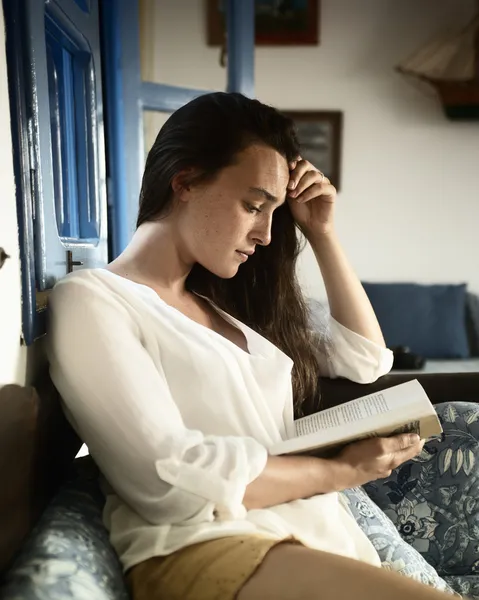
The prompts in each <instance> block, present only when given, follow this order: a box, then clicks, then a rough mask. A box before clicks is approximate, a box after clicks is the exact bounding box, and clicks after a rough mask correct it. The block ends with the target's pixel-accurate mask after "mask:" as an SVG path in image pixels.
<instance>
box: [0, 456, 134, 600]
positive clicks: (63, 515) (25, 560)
mask: <svg viewBox="0 0 479 600" xmlns="http://www.w3.org/2000/svg"><path fill="white" fill-rule="evenodd" d="M74 464H75V468H74V472H73V473H72V476H71V478H70V480H69V481H68V482H66V483H65V485H64V486H63V487H62V489H61V490H60V492H59V493H58V494H57V496H56V497H55V498H54V500H53V501H52V502H51V503H50V505H49V506H48V508H47V509H46V510H45V512H44V514H43V515H42V518H41V519H40V521H39V523H38V525H37V526H36V527H35V529H34V530H33V532H32V534H31V535H30V537H29V538H28V540H27V542H26V544H25V545H24V547H23V549H22V551H21V553H20V555H19V556H18V558H17V560H16V561H15V563H14V565H13V566H12V568H11V569H10V570H9V571H8V572H7V574H6V577H5V581H4V585H3V586H2V587H1V589H0V598H2V600H129V594H128V592H127V589H126V586H125V581H124V578H123V574H122V568H121V565H120V562H119V560H118V558H117V556H116V554H115V551H114V550H113V548H112V546H111V544H110V541H109V536H108V532H107V530H106V529H105V527H104V525H103V522H102V508H103V504H104V500H103V497H102V494H101V492H100V489H99V486H98V483H97V479H98V471H97V469H96V467H95V465H94V464H93V462H92V461H90V459H89V458H86V459H80V460H76V461H75V463H74Z"/></svg>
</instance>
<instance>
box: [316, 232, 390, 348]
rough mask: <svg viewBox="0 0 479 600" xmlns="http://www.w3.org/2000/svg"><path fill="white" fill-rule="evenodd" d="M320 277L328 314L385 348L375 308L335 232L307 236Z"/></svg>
mask: <svg viewBox="0 0 479 600" xmlns="http://www.w3.org/2000/svg"><path fill="white" fill-rule="evenodd" d="M308 240H309V243H310V244H311V247H312V249H313V251H314V254H315V256H316V260H317V261H318V265H319V268H320V269H321V274H322V276H323V280H324V285H325V287H326V293H327V295H328V302H329V306H330V310H331V315H332V316H333V317H334V318H335V319H336V321H338V322H339V323H341V325H344V327H347V328H348V329H351V331H354V332H355V333H358V334H359V335H362V336H363V337H365V338H367V339H368V340H371V341H372V342H375V343H376V344H379V345H380V346H383V347H385V346H386V344H385V342H384V337H383V334H382V332H381V328H380V326H379V323H378V320H377V318H376V315H375V314H374V310H373V308H372V306H371V303H370V302H369V299H368V297H367V295H366V292H365V291H364V289H363V286H362V285H361V282H360V281H359V279H358V277H357V275H356V274H355V273H354V271H353V269H352V267H351V265H350V263H349V261H348V259H347V257H346V255H345V253H344V250H343V249H342V247H341V244H340V242H339V240H338V237H337V235H336V233H335V232H334V231H331V232H330V233H319V234H314V233H313V234H310V235H308Z"/></svg>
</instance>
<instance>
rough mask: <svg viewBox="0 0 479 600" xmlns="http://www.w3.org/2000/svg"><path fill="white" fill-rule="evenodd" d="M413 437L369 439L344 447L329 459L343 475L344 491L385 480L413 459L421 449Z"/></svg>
mask: <svg viewBox="0 0 479 600" xmlns="http://www.w3.org/2000/svg"><path fill="white" fill-rule="evenodd" d="M424 442H425V440H421V439H420V438H419V436H417V435H416V434H401V435H396V436H394V437H390V438H369V439H367V440H361V441H360V442H355V443H354V444H350V445H349V446H346V448H344V450H342V452H341V453H340V454H339V456H337V457H336V458H334V459H332V460H334V461H336V462H337V464H338V466H340V467H341V471H342V472H343V473H344V477H345V479H344V481H345V485H344V488H343V489H345V488H348V487H356V486H358V485H364V484H365V483H368V482H369V481H374V480H376V479H383V478H384V477H389V476H390V475H391V471H392V470H393V469H396V468H397V467H399V465H401V464H402V463H403V462H406V461H407V460H410V459H411V458H414V457H415V456H417V455H418V454H419V453H420V452H421V450H422V447H423V446H424Z"/></svg>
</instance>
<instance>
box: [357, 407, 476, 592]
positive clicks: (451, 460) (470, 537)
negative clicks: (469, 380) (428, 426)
mask: <svg viewBox="0 0 479 600" xmlns="http://www.w3.org/2000/svg"><path fill="white" fill-rule="evenodd" d="M436 409H437V412H438V415H439V419H440V421H441V423H442V427H443V430H444V431H443V434H442V436H441V438H440V439H436V440H433V441H430V442H428V443H427V444H426V445H425V447H424V449H423V452H422V453H421V455H420V456H418V457H417V458H415V459H414V460H412V461H409V462H407V463H405V464H404V465H402V466H401V467H400V468H399V469H397V470H396V471H394V472H393V474H392V475H391V477H389V478H388V479H386V480H381V481H378V482H374V483H370V484H367V485H366V486H364V489H365V490H366V492H367V493H368V495H369V496H370V497H371V498H372V500H373V501H374V503H375V504H376V505H377V506H379V508H381V509H382V510H383V511H384V513H385V514H386V515H387V516H388V517H389V518H390V519H391V521H392V522H393V523H394V525H395V527H396V528H397V530H398V531H399V534H400V535H401V537H402V538H403V539H404V540H405V541H406V542H408V544H410V545H411V546H412V547H413V548H415V549H416V550H417V551H418V552H419V553H420V554H421V555H422V556H423V557H424V559H425V560H426V561H427V562H428V563H429V564H430V565H431V566H433V567H434V568H435V569H436V570H437V572H438V573H439V574H440V575H441V577H443V578H444V579H445V581H447V582H448V583H449V584H450V585H451V586H452V587H453V588H454V589H455V590H457V591H458V592H459V593H461V594H465V595H467V596H469V597H470V598H479V405H476V404H472V403H467V402H453V403H446V404H440V405H438V406H436Z"/></svg>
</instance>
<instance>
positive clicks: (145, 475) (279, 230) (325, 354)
mask: <svg viewBox="0 0 479 600" xmlns="http://www.w3.org/2000/svg"><path fill="white" fill-rule="evenodd" d="M335 194H336V192H335V189H334V187H333V186H332V185H331V184H330V182H329V181H328V180H327V179H326V178H325V177H324V175H323V174H321V173H320V172H319V171H317V170H316V169H315V168H314V167H313V166H312V165H311V164H310V163H309V162H307V161H305V160H301V158H300V157H299V148H298V144H297V141H296V138H295V135H294V131H293V128H292V124H291V122H290V121H289V120H288V119H287V118H285V117H284V116H282V115H280V114H279V113H278V112H277V111H276V110H274V109H273V108H271V107H268V106H265V105H263V104H261V103H259V102H258V101H255V100H250V99H247V98H245V97H243V96H241V95H239V94H224V93H216V94H209V95H206V96H202V97H200V98H197V99H196V100H194V101H192V102H190V103H189V104H188V105H186V106H184V107H183V108H181V109H180V110H178V111H177V112H176V113H174V114H173V115H172V116H171V117H170V119H169V120H168V121H167V123H166V124H165V125H164V127H163V128H162V130H161V131H160V133H159V135H158V137H157V139H156V142H155V144H154V146H153V148H152V149H151V151H150V153H149V155H148V159H147V163H146V168H145V173H144V177H143V184H142V190H141V199H140V210H139V217H138V228H137V231H136V233H135V234H134V236H133V239H132V241H131V243H130V245H129V246H128V247H127V248H126V250H125V251H124V252H123V253H122V254H121V256H119V257H118V258H117V259H116V260H114V261H113V262H112V263H111V264H110V265H109V266H108V268H107V269H93V270H85V271H80V272H77V273H75V274H73V275H70V276H68V277H67V278H65V279H64V280H62V281H61V282H60V283H59V284H58V285H57V286H56V288H55V290H54V292H53V294H52V297H51V302H50V310H51V324H50V336H49V338H50V343H49V356H50V362H51V373H52V378H53V380H54V382H55V384H56V386H57V388H58V390H59V392H60V394H61V395H62V397H63V399H64V402H65V408H66V411H67V415H68V417H69V419H70V420H71V422H72V424H73V425H74V427H75V428H76V430H77V431H78V433H79V434H80V436H81V437H82V438H83V440H84V441H85V442H86V443H87V445H88V446H89V449H90V453H91V454H92V455H93V457H94V458H95V460H96V462H97V464H98V465H99V467H100V469H101V471H102V473H103V475H104V477H105V482H108V484H106V483H105V489H106V493H107V502H106V507H105V522H106V524H107V526H108V528H109V530H110V534H111V540H112V543H113V545H114V547H115V549H116V550H117V552H118V554H119V556H120V558H121V560H122V563H123V566H124V569H125V571H126V572H127V573H128V580H129V583H130V585H131V587H132V592H133V597H134V598H135V599H136V600H143V599H147V598H148V599H149V600H154V599H156V598H158V599H159V598H166V599H170V598H171V599H176V598H181V599H194V600H202V599H204V600H207V599H208V600H211V599H213V598H214V599H221V600H228V599H233V598H238V599H239V600H251V599H254V598H261V599H265V598H275V599H276V600H281V599H282V598H288V599H289V598H302V599H303V598H304V599H305V598H313V597H317V594H318V590H321V593H322V595H321V597H324V598H329V597H331V598H350V597H351V596H352V595H353V594H354V596H355V597H356V598H366V597H367V598H375V597H377V598H382V597H383V596H384V594H385V592H386V590H387V594H388V596H389V597H392V598H400V597H401V598H402V597H403V595H404V594H405V593H410V594H412V595H413V596H414V597H416V598H428V597H431V598H435V597H436V596H437V594H436V592H434V591H431V590H429V589H427V588H423V586H420V585H418V584H415V583H413V582H409V581H407V580H405V579H403V578H398V579H395V578H394V576H391V575H390V574H385V573H383V572H382V571H380V570H379V569H375V568H373V566H379V564H380V563H379V559H378V556H377V554H376V552H375V550H374V548H373V547H372V545H371V544H370V542H369V541H368V539H367V538H366V537H365V535H364V534H363V533H362V532H361V530H360V529H359V527H358V526H357V525H356V523H355V522H354V520H353V518H352V516H351V515H350V513H349V512H348V511H347V510H346V508H345V507H344V506H343V505H342V504H341V502H340V500H339V496H338V494H337V493H336V492H337V491H338V490H341V489H345V488H348V487H352V486H356V485H360V484H363V483H365V482H367V481H371V480H373V479H376V478H379V477H383V476H385V475H387V474H388V473H390V471H391V469H392V468H395V467H396V466H398V465H399V464H401V463H402V462H403V461H405V460H408V459H410V458H411V457H413V456H415V455H416V454H417V453H418V452H419V451H420V449H421V442H420V441H419V440H418V438H417V436H407V435H402V436H397V437H395V438H392V439H384V440H368V441H364V442H360V443H357V444H354V445H352V446H350V447H348V448H346V449H345V450H344V451H343V452H342V453H341V454H340V455H339V456H338V457H336V458H334V459H329V460H326V459H320V458H313V457H305V456H296V457H272V456H268V451H267V449H268V447H270V446H271V445H272V444H274V443H275V442H278V441H280V440H281V439H284V438H286V437H287V436H288V435H289V434H291V431H292V426H293V411H295V413H296V414H301V413H304V412H306V411H311V410H313V409H314V407H315V405H316V404H317V398H318V394H319V390H318V389H317V385H318V384H317V381H318V374H322V375H326V376H330V377H338V376H342V377H347V378H349V379H352V380H355V381H359V382H364V383H366V382H370V381H373V380H375V379H376V378H378V377H379V376H381V375H383V374H385V373H386V372H388V371H389V369H390V368H391V364H392V354H391V352H390V351H389V350H387V349H386V348H385V344H384V340H383V337H382V335H381V331H380V328H379V326H378V323H377V320H376V318H375V316H374V313H373V311H372V308H371V306H370V304H369V302H368V300H367V298H366V295H365V293H364V291H363V289H362V287H361V285H360V283H359V281H358V279H357V278H356V276H355V275H354V273H353V272H352V270H351V267H350V266H349V264H348V262H347V260H346V258H345V256H344V254H343V252H342V250H341V247H340V245H339V243H338V241H337V237H336V234H335V230H334V220H333V212H334V201H335ZM295 222H296V225H297V226H298V227H299V228H300V229H301V230H302V232H303V233H304V235H305V236H306V237H307V239H308V240H309V242H310V243H311V245H312V247H313V249H314V251H315V254H316V257H317V259H318V263H319V266H320V269H321V272H322V275H323V278H324V281H325V285H326V289H327V294H328V299H329V304H330V307H331V314H332V317H331V319H330V323H329V327H328V333H326V332H325V335H324V336H323V338H324V339H329V342H328V343H325V342H324V341H322V342H318V340H317V339H314V338H313V336H311V334H310V333H309V331H308V317H307V311H306V307H305V304H304V301H303V299H302V297H301V293H300V290H299V287H298V285H297V283H296V277H295V262H296V258H297V256H298V252H299V245H298V238H297V234H296V225H295ZM293 363H294V366H293ZM315 403H316V404H315ZM293 407H294V409H293ZM340 555H342V556H340ZM352 559H358V560H352ZM371 565H373V566H371ZM338 574H340V575H341V576H340V577H338ZM371 586H374V590H372V589H371ZM437 597H440V596H437Z"/></svg>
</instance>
